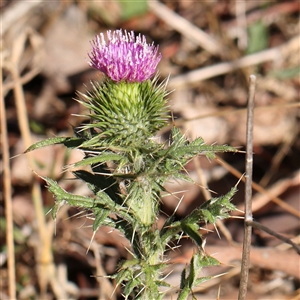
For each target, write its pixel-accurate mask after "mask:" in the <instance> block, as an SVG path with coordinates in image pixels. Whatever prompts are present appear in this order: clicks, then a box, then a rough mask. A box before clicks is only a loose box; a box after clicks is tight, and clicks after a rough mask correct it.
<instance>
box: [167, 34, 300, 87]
mask: <svg viewBox="0 0 300 300" xmlns="http://www.w3.org/2000/svg"><path fill="white" fill-rule="evenodd" d="M296 47H298V48H299V35H298V36H296V37H294V38H292V39H291V40H290V41H288V42H287V43H286V44H284V45H282V46H278V47H274V48H271V49H267V50H264V51H260V52H257V53H254V54H251V55H247V56H244V57H242V58H239V59H236V60H234V61H230V62H223V63H220V64H216V65H214V66H208V67H204V68H200V69H197V70H194V71H191V72H188V73H186V74H183V75H178V76H176V77H174V78H172V79H170V81H169V88H171V89H173V88H176V89H179V88H187V87H188V85H190V84H192V83H198V82H199V81H202V80H205V79H208V78H212V77H216V76H219V75H223V74H227V73H229V72H232V71H235V70H238V69H241V68H245V67H250V66H253V65H257V64H260V63H263V62H267V61H272V60H273V61H275V60H280V59H283V58H284V57H285V56H286V55H287V51H288V50H289V49H290V48H293V49H294V48H296ZM298 48H296V49H298Z"/></svg>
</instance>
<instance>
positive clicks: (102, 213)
mask: <svg viewBox="0 0 300 300" xmlns="http://www.w3.org/2000/svg"><path fill="white" fill-rule="evenodd" d="M109 213H110V210H109V209H105V208H97V209H94V215H95V220H94V223H93V231H94V232H95V231H97V230H98V229H99V227H100V226H102V225H107V224H105V221H106V218H107V216H108V215H109Z"/></svg>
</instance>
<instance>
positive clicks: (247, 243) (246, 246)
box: [238, 75, 256, 300]
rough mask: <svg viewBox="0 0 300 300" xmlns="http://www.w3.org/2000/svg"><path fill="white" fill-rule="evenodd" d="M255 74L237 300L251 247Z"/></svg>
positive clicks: (243, 293) (243, 295)
mask: <svg viewBox="0 0 300 300" xmlns="http://www.w3.org/2000/svg"><path fill="white" fill-rule="evenodd" d="M255 86H256V76H255V75H250V84H249V94H248V114H247V132H246V139H247V146H246V175H245V179H246V183H245V224H244V226H245V229H244V242H243V256H242V268H241V279H240V288H239V296H238V299H239V300H245V299H246V294H247V285H248V275H249V263H250V248H251V233H252V227H251V226H250V225H249V224H248V223H247V221H252V201H251V198H252V171H253V112H254V97H255Z"/></svg>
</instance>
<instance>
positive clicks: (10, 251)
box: [0, 68, 16, 299]
mask: <svg viewBox="0 0 300 300" xmlns="http://www.w3.org/2000/svg"><path fill="white" fill-rule="evenodd" d="M0 79H1V83H0V102H1V104H0V105H1V106H0V116H1V142H2V156H3V173H4V201H5V218H6V242H7V264H8V294H9V299H16V274H15V269H16V267H15V248H14V238H13V212H12V199H11V195H12V190H11V173H10V163H9V146H8V138H7V126H6V112H5V103H4V97H3V89H2V68H0Z"/></svg>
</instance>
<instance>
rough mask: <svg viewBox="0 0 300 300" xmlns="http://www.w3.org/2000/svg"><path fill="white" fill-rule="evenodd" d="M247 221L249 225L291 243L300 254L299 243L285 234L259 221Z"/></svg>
mask: <svg viewBox="0 0 300 300" xmlns="http://www.w3.org/2000/svg"><path fill="white" fill-rule="evenodd" d="M246 223H247V225H248V226H252V227H254V228H257V229H260V230H262V231H264V232H266V233H268V234H270V235H272V236H274V237H276V238H277V239H279V240H281V241H283V242H284V243H286V244H289V245H291V246H292V247H293V248H294V249H295V250H296V252H297V253H298V254H300V247H299V245H297V244H295V243H294V242H293V241H292V240H290V239H288V238H286V237H285V236H283V235H281V234H279V233H277V232H275V231H273V230H272V229H270V228H268V227H266V226H264V225H262V224H260V223H258V222H255V221H247V222H246Z"/></svg>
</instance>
